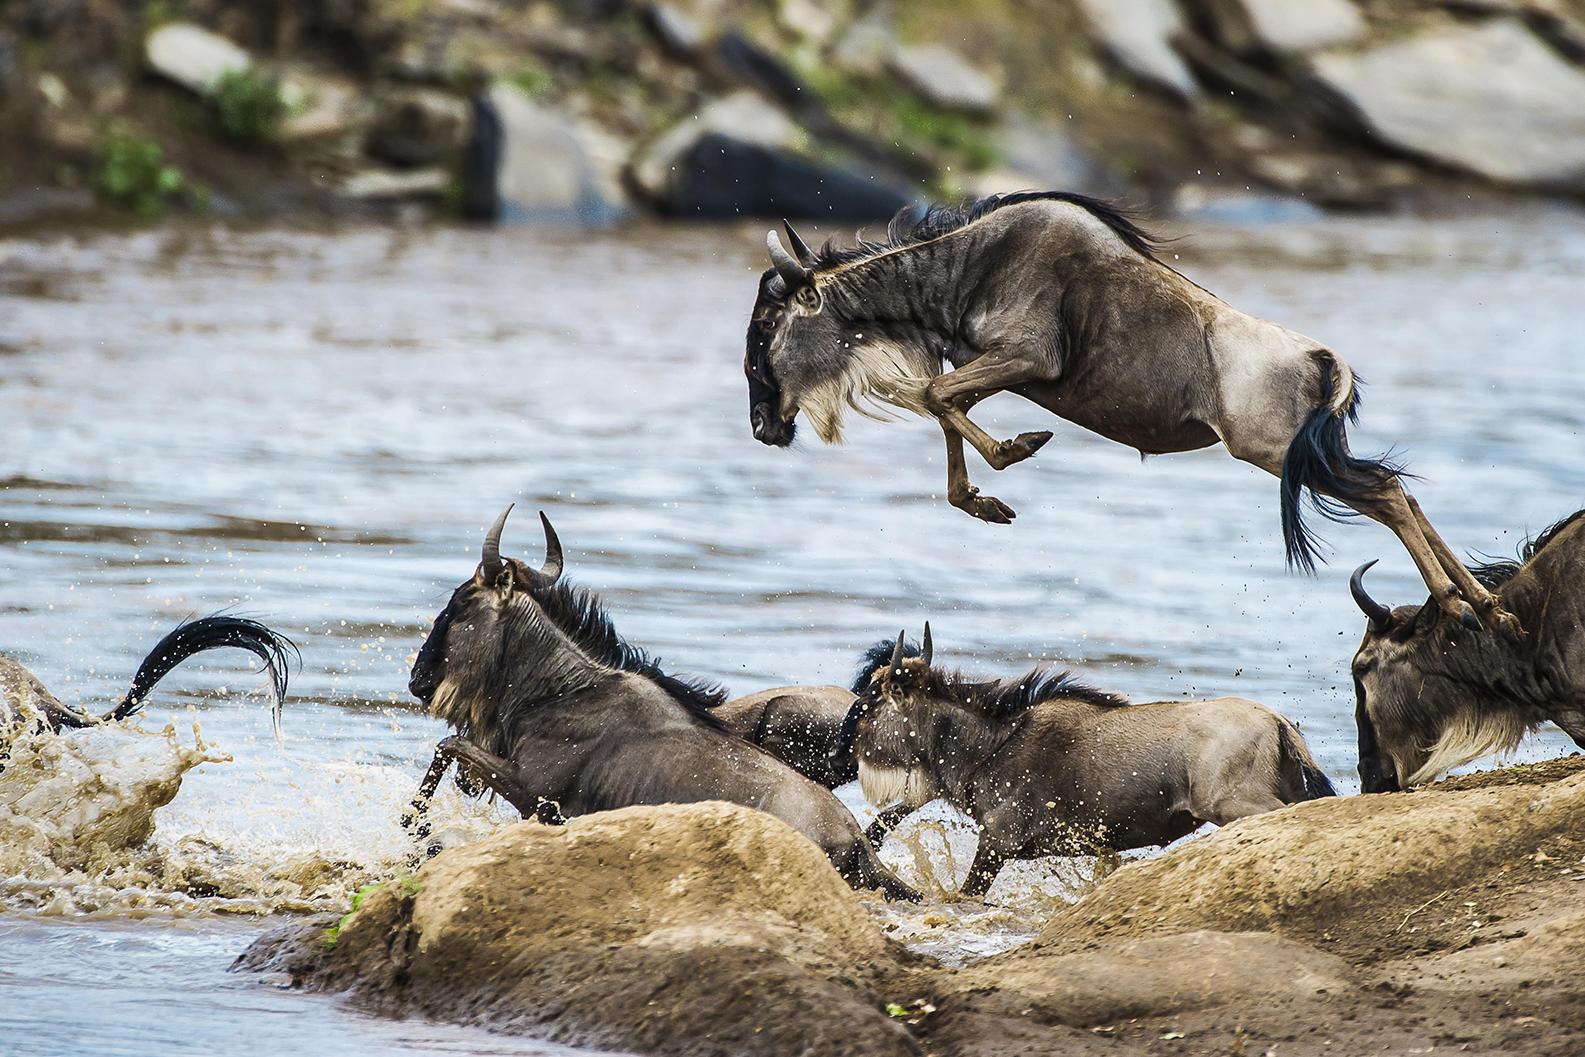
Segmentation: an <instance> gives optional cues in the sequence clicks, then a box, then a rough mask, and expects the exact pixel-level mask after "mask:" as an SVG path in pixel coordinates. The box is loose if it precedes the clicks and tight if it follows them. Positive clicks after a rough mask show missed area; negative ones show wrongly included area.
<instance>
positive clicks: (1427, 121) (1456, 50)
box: [1313, 18, 1585, 193]
mask: <svg viewBox="0 0 1585 1057" xmlns="http://www.w3.org/2000/svg"><path fill="white" fill-rule="evenodd" d="M1313 62H1314V67H1315V72H1316V76H1317V77H1318V78H1319V79H1320V81H1321V82H1322V83H1323V84H1324V85H1325V86H1326V87H1327V89H1329V90H1330V91H1331V92H1332V93H1333V94H1335V95H1336V96H1337V97H1339V98H1341V99H1342V100H1344V101H1345V102H1346V103H1347V104H1348V105H1349V106H1350V107H1351V108H1352V109H1353V110H1354V111H1355V112H1356V113H1357V115H1358V118H1359V120H1360V121H1361V123H1362V124H1363V125H1364V127H1365V129H1366V130H1367V132H1368V133H1369V134H1370V135H1371V136H1373V137H1375V138H1376V139H1378V140H1379V141H1381V143H1382V144H1383V145H1384V146H1387V147H1390V148H1393V149H1395V150H1401V151H1407V152H1410V153H1413V154H1417V155H1420V156H1422V157H1426V158H1430V159H1433V160H1435V161H1438V162H1441V163H1444V164H1446V165H1449V166H1454V167H1456V168H1460V169H1465V170H1468V171H1470V172H1473V173H1477V174H1479V175H1481V176H1484V177H1486V178H1488V179H1491V180H1495V181H1498V182H1501V183H1507V184H1520V185H1530V186H1536V187H1542V188H1554V189H1560V190H1566V191H1573V192H1576V193H1578V192H1582V191H1585V71H1582V70H1580V69H1577V68H1575V67H1573V66H1570V65H1569V64H1568V63H1566V62H1564V61H1563V60H1562V59H1560V58H1558V56H1557V55H1556V54H1555V53H1554V52H1553V51H1552V50H1551V49H1550V48H1548V47H1546V46H1545V45H1544V44H1542V43H1541V42H1540V41H1539V40H1537V39H1536V38H1535V36H1534V35H1532V34H1531V33H1530V31H1529V30H1527V29H1526V28H1525V27H1524V26H1523V25H1522V24H1520V23H1519V22H1517V21H1515V20H1513V19H1509V18H1499V19H1493V20H1491V21H1489V22H1486V23H1483V24H1480V25H1454V26H1448V27H1445V28H1442V29H1437V30H1434V31H1430V32H1426V33H1421V34H1418V35H1416V36H1413V37H1409V38H1408V39H1406V40H1399V41H1394V42H1392V43H1389V44H1383V45H1381V46H1379V47H1375V48H1371V49H1369V50H1367V51H1363V52H1359V53H1344V52H1335V53H1322V54H1319V55H1316V56H1314V58H1313Z"/></svg>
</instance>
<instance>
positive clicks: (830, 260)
mask: <svg viewBox="0 0 1585 1057" xmlns="http://www.w3.org/2000/svg"><path fill="white" fill-rule="evenodd" d="M1024 202H1067V203H1070V204H1072V205H1076V206H1078V207H1079V208H1081V209H1084V210H1086V211H1088V212H1089V213H1090V214H1091V215H1093V216H1094V217H1096V219H1098V220H1100V221H1101V222H1102V223H1104V224H1105V225H1106V226H1107V227H1109V228H1111V229H1112V230H1113V231H1115V232H1116V233H1117V236H1118V238H1120V239H1122V240H1123V241H1124V242H1125V243H1127V244H1128V247H1129V248H1130V249H1132V250H1134V251H1135V252H1136V253H1139V254H1141V255H1143V256H1145V257H1148V258H1150V259H1151V260H1153V261H1158V262H1159V258H1157V256H1156V250H1157V248H1158V247H1160V246H1161V244H1162V241H1163V240H1162V239H1160V238H1157V237H1156V236H1155V235H1152V234H1151V233H1150V232H1148V231H1146V230H1145V229H1144V228H1142V227H1140V226H1139V223H1138V221H1137V220H1136V219H1135V217H1134V215H1133V214H1132V213H1131V212H1130V211H1129V210H1127V209H1124V208H1122V207H1121V206H1118V205H1116V204H1114V203H1111V202H1107V201H1103V200H1102V199H1099V198H1091V197H1090V196H1089V195H1081V194H1077V193H1075V192H1072V191H1017V192H1014V193H1013V194H1001V195H990V196H988V197H986V198H981V199H978V200H976V201H971V202H963V203H960V204H958V205H947V204H941V203H937V204H935V205H931V206H925V207H919V206H908V207H906V208H904V209H901V210H898V212H897V215H896V216H894V217H892V220H891V223H890V224H888V225H887V226H886V240H885V241H884V242H871V241H868V240H864V239H860V240H859V242H858V244H857V245H856V246H848V247H839V246H837V245H836V243H835V242H833V241H827V242H826V244H825V245H824V246H822V247H821V248H820V250H819V252H818V253H816V255H815V262H814V265H813V267H814V270H815V271H820V270H822V269H825V268H833V267H836V266H837V265H839V264H851V263H853V262H855V261H862V260H865V259H866V258H869V257H874V256H876V255H877V254H881V253H886V252H889V251H891V250H898V249H903V248H905V247H908V246H915V245H918V244H919V243H921V242H928V241H930V240H931V239H938V238H940V237H941V236H943V235H949V234H951V233H952V232H954V231H957V230H958V229H959V228H963V227H967V226H968V225H969V224H972V223H974V222H975V221H976V220H979V219H980V218H981V217H984V216H987V215H989V214H991V213H994V212H996V211H997V210H998V209H1002V208H1004V207H1006V206H1016V205H1021V204H1022V203H1024Z"/></svg>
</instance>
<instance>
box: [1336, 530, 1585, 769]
mask: <svg viewBox="0 0 1585 1057" xmlns="http://www.w3.org/2000/svg"><path fill="white" fill-rule="evenodd" d="M1374 564H1375V563H1374V562H1367V563H1365V564H1364V565H1361V566H1360V567H1359V568H1358V569H1356V570H1354V575H1353V576H1352V577H1351V578H1350V580H1349V588H1350V590H1351V592H1352V593H1353V596H1354V601H1355V602H1356V603H1357V604H1358V605H1359V608H1360V610H1361V611H1362V612H1363V613H1364V614H1365V616H1366V617H1367V618H1368V620H1367V624H1366V628H1365V637H1364V638H1363V639H1362V640H1361V641H1360V644H1359V649H1358V650H1357V651H1356V652H1355V654H1354V661H1353V676H1354V698H1355V706H1354V718H1355V721H1356V723H1357V724H1358V727H1359V774H1360V779H1361V784H1362V786H1363V788H1364V790H1365V792H1367V793H1379V792H1388V791H1391V790H1394V789H1399V788H1404V787H1408V786H1415V785H1420V784H1422V783H1425V782H1430V781H1434V780H1435V779H1437V778H1438V777H1440V776H1441V775H1443V774H1446V773H1447V772H1448V771H1449V770H1450V769H1452V768H1454V767H1457V766H1459V765H1460V764H1463V763H1468V762H1469V761H1470V760H1473V759H1476V758H1477V757H1480V756H1485V755H1488V754H1490V753H1494V752H1506V751H1511V750H1513V749H1514V748H1516V747H1517V746H1518V745H1519V742H1520V741H1521V740H1522V739H1523V738H1524V736H1525V735H1526V734H1528V733H1530V732H1532V731H1534V730H1535V729H1536V728H1537V727H1539V726H1540V725H1541V724H1543V723H1545V722H1547V721H1548V720H1550V721H1551V722H1553V723H1556V724H1557V725H1558V726H1559V727H1562V728H1563V730H1564V731H1565V732H1567V734H1568V736H1569V737H1571V738H1573V739H1574V742H1575V744H1577V745H1579V746H1580V747H1581V748H1585V510H1582V511H1577V512H1575V513H1574V514H1571V515H1569V516H1568V517H1566V518H1564V519H1563V520H1562V521H1559V522H1558V523H1557V524H1555V525H1553V526H1552V527H1551V528H1549V529H1547V530H1546V531H1545V532H1543V533H1541V535H1539V536H1537V537H1536V538H1535V539H1534V540H1532V541H1530V542H1528V543H1526V544H1525V546H1524V547H1523V548H1521V550H1520V554H1519V560H1518V561H1515V562H1492V563H1490V564H1488V565H1483V566H1477V567H1476V569H1475V572H1476V574H1477V575H1478V576H1480V577H1481V579H1482V580H1484V581H1485V582H1486V583H1487V584H1488V585H1489V586H1490V587H1491V588H1492V589H1493V590H1494V591H1496V592H1497V593H1498V594H1499V595H1500V596H1501V598H1502V603H1503V606H1504V607H1506V608H1507V609H1508V611H1509V612H1511V613H1513V614H1514V615H1515V616H1517V617H1518V618H1519V620H1520V622H1521V623H1523V625H1524V626H1525V628H1526V629H1527V631H1528V632H1529V635H1528V636H1527V637H1526V638H1525V639H1524V640H1523V641H1521V642H1516V643H1515V642H1506V641H1500V640H1494V639H1493V638H1491V637H1490V636H1485V635H1477V634H1471V633H1470V632H1469V630H1468V629H1466V628H1464V627H1463V626H1462V625H1460V624H1459V623H1458V622H1457V621H1453V620H1449V619H1447V617H1446V615H1445V614H1444V613H1443V612H1442V610H1441V609H1439V608H1438V607H1437V606H1435V605H1433V604H1432V603H1431V602H1430V601H1427V602H1426V603H1425V604H1424V605H1421V606H1399V607H1397V608H1396V609H1392V608H1389V607H1387V606H1385V605H1382V604H1381V603H1379V602H1377V601H1375V600H1374V599H1372V598H1371V597H1370V595H1369V594H1368V593H1367V592H1366V590H1365V584H1364V577H1365V572H1366V570H1368V569H1369V568H1370V567H1371V566H1372V565H1374Z"/></svg>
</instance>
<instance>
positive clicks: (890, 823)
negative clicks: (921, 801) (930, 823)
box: [864, 804, 914, 848]
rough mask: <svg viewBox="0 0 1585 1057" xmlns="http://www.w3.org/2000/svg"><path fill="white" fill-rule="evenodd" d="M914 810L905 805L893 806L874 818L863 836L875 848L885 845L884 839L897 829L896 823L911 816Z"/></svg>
mask: <svg viewBox="0 0 1585 1057" xmlns="http://www.w3.org/2000/svg"><path fill="white" fill-rule="evenodd" d="M913 811H914V809H913V808H911V807H909V806H908V805H907V804H893V805H892V806H891V807H889V808H887V809H886V810H885V811H882V812H881V813H880V814H878V815H876V816H875V821H874V822H871V823H870V826H869V829H867V830H865V831H864V836H866V837H868V838H869V842H870V843H871V844H873V845H874V846H875V847H876V848H879V847H880V846H881V845H882V844H884V843H886V837H887V835H888V834H890V833H891V831H892V830H894V829H896V828H897V823H899V822H901V821H902V820H903V819H905V818H907V817H908V816H909V815H911V814H913Z"/></svg>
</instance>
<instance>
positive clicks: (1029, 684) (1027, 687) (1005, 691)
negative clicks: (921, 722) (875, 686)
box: [852, 640, 1130, 720]
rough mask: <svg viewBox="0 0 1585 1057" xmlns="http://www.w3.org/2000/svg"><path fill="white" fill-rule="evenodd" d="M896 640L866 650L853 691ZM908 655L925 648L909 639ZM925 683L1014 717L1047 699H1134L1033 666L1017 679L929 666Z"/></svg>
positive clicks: (938, 692)
mask: <svg viewBox="0 0 1585 1057" xmlns="http://www.w3.org/2000/svg"><path fill="white" fill-rule="evenodd" d="M896 646H897V643H896V641H895V640H892V641H887V640H882V641H880V642H877V643H876V644H875V645H873V646H871V647H870V648H869V649H868V650H865V651H864V654H863V656H862V657H861V658H860V661H859V670H858V674H857V675H856V676H855V677H854V679H853V687H852V690H853V692H854V693H856V694H863V693H864V691H865V690H866V689H867V688H868V687H869V684H870V680H871V679H872V678H873V677H874V675H875V673H876V672H877V671H879V670H880V669H881V668H882V667H883V666H885V665H886V664H888V663H890V662H891V659H892V650H894V649H895V648H896ZM903 655H904V656H905V657H917V656H919V647H918V646H916V645H915V644H914V643H912V642H907V641H905V642H904V643H903ZM914 678H915V679H917V680H919V683H918V686H919V688H920V689H921V690H922V691H923V692H925V693H927V694H930V695H932V696H936V697H945V698H948V699H950V700H952V701H956V702H958V703H960V704H962V705H963V706H964V707H965V708H969V709H972V710H974V711H976V712H979V713H981V714H982V715H985V716H987V717H989V718H991V719H997V720H1008V719H1016V718H1017V717H1019V716H1021V715H1023V714H1024V713H1025V712H1028V711H1029V710H1030V709H1031V708H1033V707H1035V706H1036V705H1039V704H1042V703H1044V702H1046V701H1055V700H1058V699H1065V700H1070V701H1083V702H1084V703H1085V704H1089V705H1094V706H1095V707H1097V708H1124V707H1126V706H1128V705H1129V704H1130V702H1129V700H1128V698H1126V697H1124V696H1123V695H1122V694H1115V693H1112V692H1111V691H1110V690H1101V689H1099V688H1098V687H1094V686H1091V685H1090V684H1089V683H1086V682H1083V681H1082V680H1080V679H1079V678H1078V677H1077V676H1075V675H1074V674H1073V673H1072V672H1071V671H1069V670H1067V669H1055V668H1048V667H1045V666H1044V665H1042V666H1040V667H1037V668H1033V669H1031V670H1030V671H1028V672H1026V673H1025V674H1024V675H1023V676H1021V677H1019V678H1017V679H975V678H972V677H970V676H968V675H966V674H964V673H963V672H959V671H948V670H946V669H943V668H934V667H932V668H928V669H925V671H924V672H922V673H920V674H918V675H915V676H914Z"/></svg>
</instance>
